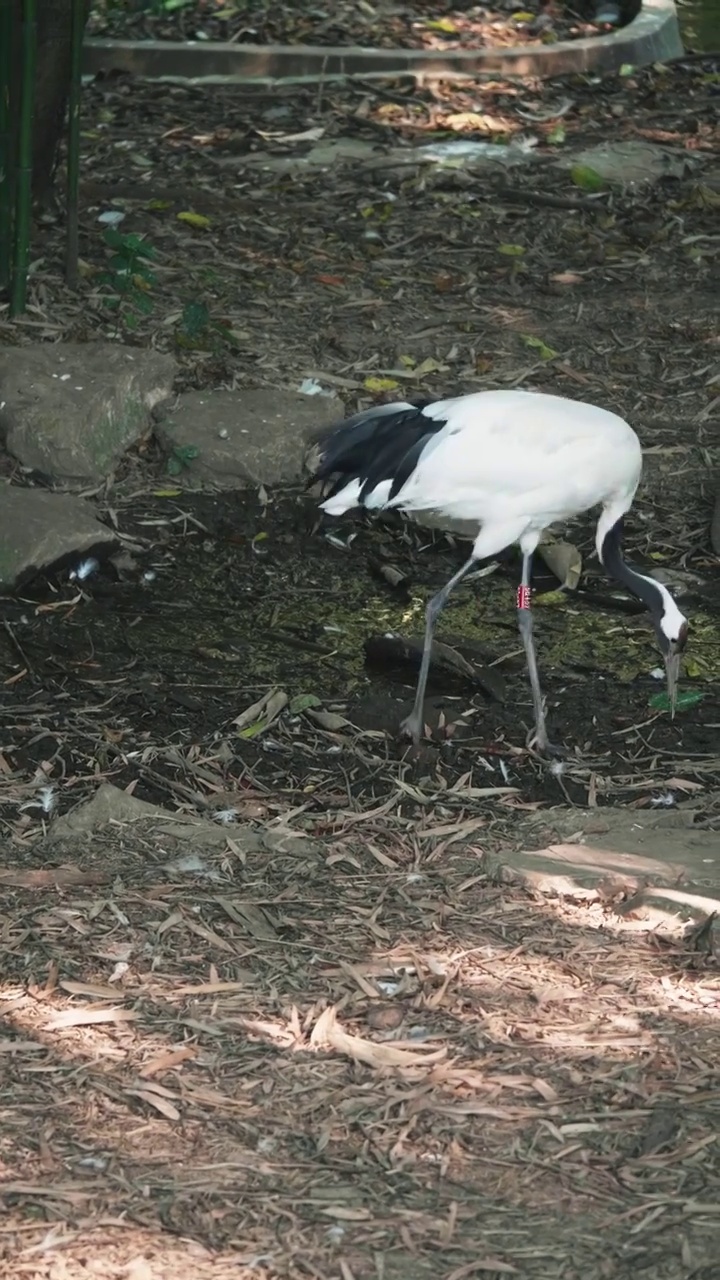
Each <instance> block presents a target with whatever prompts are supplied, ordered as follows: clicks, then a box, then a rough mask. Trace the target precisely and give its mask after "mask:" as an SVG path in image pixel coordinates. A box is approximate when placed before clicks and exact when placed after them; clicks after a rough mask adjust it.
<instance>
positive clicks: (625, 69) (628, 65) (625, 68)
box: [618, 62, 635, 76]
mask: <svg viewBox="0 0 720 1280" xmlns="http://www.w3.org/2000/svg"><path fill="white" fill-rule="evenodd" d="M634 70H635V68H634V66H633V64H632V62H623V64H622V66H621V68H620V70H619V72H618V75H621V76H631V75H632V73H633V71H634Z"/></svg>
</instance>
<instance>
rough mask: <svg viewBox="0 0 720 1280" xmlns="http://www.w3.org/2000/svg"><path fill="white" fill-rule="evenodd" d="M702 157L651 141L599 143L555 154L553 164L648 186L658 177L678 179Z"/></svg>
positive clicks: (606, 178) (694, 166) (607, 179)
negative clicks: (588, 170) (555, 158)
mask: <svg viewBox="0 0 720 1280" xmlns="http://www.w3.org/2000/svg"><path fill="white" fill-rule="evenodd" d="M703 161H704V157H703V156H701V155H698V154H697V153H691V152H689V151H683V150H681V149H680V148H678V147H664V146H660V145H659V144H658V143H655V142H635V141H630V142H599V143H597V145H596V146H593V147H588V149H587V150H586V151H576V152H574V153H570V152H568V153H567V155H565V154H563V155H562V156H559V157H558V159H557V160H556V161H555V165H556V167H557V168H560V169H572V168H573V167H574V166H575V165H579V166H581V167H585V168H588V169H592V170H593V171H594V172H595V173H597V174H598V175H599V176H600V177H601V178H604V179H605V181H606V182H610V183H612V182H618V183H623V184H627V185H628V186H636V185H642V184H645V183H647V184H650V185H652V184H653V183H655V182H659V181H660V179H661V178H682V177H684V176H685V174H686V173H691V172H692V171H693V170H695V169H697V168H698V167H699V166H700V165H701V164H702V163H703Z"/></svg>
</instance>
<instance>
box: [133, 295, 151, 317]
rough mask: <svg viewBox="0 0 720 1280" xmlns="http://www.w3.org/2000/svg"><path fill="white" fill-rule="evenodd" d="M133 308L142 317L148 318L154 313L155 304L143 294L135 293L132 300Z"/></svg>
mask: <svg viewBox="0 0 720 1280" xmlns="http://www.w3.org/2000/svg"><path fill="white" fill-rule="evenodd" d="M132 304H133V307H134V308H135V310H136V311H139V312H140V314H141V315H143V316H149V315H150V312H151V311H154V309H155V304H154V303H153V300H152V298H146V297H145V294H144V293H137V294H136V295H135V297H134V298H133V300H132Z"/></svg>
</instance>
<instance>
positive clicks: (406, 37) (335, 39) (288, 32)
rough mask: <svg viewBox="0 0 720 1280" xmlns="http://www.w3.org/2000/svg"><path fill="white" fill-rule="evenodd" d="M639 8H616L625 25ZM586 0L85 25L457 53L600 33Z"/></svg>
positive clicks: (209, 3)
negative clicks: (624, 17)
mask: <svg viewBox="0 0 720 1280" xmlns="http://www.w3.org/2000/svg"><path fill="white" fill-rule="evenodd" d="M638 7H639V6H638V4H637V3H633V0H629V3H626V4H624V6H623V8H624V10H625V12H626V13H627V16H628V19H629V18H631V17H634V16H635V13H636V12H637V9H638ZM592 9H593V5H592V3H591V0H577V2H576V3H574V4H567V5H564V4H558V3H554V2H552V0H551V3H550V4H546V5H544V6H542V7H541V6H539V5H537V4H535V3H533V4H531V5H530V6H529V12H528V7H527V6H526V7H525V9H524V10H523V9H521V8H519V7H518V5H517V3H516V0H498V2H497V3H496V4H494V5H492V4H488V5H478V4H472V3H469V2H468V0H466V2H465V3H464V4H462V3H460V4H453V3H452V0H450V2H448V0H429V2H428V0H425V2H423V0H415V2H414V3H410V4H405V5H402V4H389V5H384V4H382V3H381V4H376V5H369V4H367V5H361V4H355V3H352V2H349V0H340V3H338V2H337V0H335V2H334V3H333V4H332V5H328V6H321V5H318V4H316V3H315V2H314V0H300V2H299V3H298V0H294V3H292V4H289V5H278V4H269V3H267V0H251V2H250V3H249V4H248V3H247V2H245V3H243V2H242V0H241V2H240V3H232V2H231V3H221V2H220V0H200V3H187V4H179V5H176V6H174V7H173V6H167V7H163V6H162V5H160V6H158V7H156V8H155V9H153V8H152V7H144V8H142V9H138V8H137V7H136V6H135V5H134V4H133V3H132V0H131V3H129V4H125V5H123V4H112V5H107V4H103V3H100V4H97V5H96V6H95V9H94V12H93V15H92V16H91V19H90V32H91V34H92V35H94V36H108V37H110V38H115V39H131V40H144V39H152V40H197V39H203V40H232V41H233V42H237V43H240V44H258V45H264V44H308V45H337V46H339V45H348V44H356V45H359V46H363V45H370V46H372V47H374V48H379V49H382V48H390V49H392V48H415V49H464V48H482V47H486V46H490V45H492V46H495V47H497V46H500V47H504V48H507V47H509V46H511V45H516V44H523V45H524V44H538V43H551V42H555V41H557V40H573V39H579V38H581V37H585V36H592V35H596V34H597V35H600V34H602V32H603V31H604V30H607V28H606V27H601V26H599V25H598V26H596V25H594V24H592V23H590V22H589V21H588V19H589V16H590V14H591V11H592Z"/></svg>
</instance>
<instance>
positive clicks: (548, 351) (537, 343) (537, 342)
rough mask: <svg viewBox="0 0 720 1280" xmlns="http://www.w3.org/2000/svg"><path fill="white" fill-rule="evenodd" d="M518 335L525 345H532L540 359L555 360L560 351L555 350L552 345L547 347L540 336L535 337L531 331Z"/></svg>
mask: <svg viewBox="0 0 720 1280" xmlns="http://www.w3.org/2000/svg"><path fill="white" fill-rule="evenodd" d="M520 337H521V338H522V340H523V342H524V343H525V346H526V347H532V349H533V351H537V352H538V353H539V355H540V358H541V360H557V357H558V356H559V354H560V352H559V351H555V349H554V348H553V347H549V346H548V345H547V343H545V342H543V340H542V338H536V337H535V335H534V334H533V333H521V334H520Z"/></svg>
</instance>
